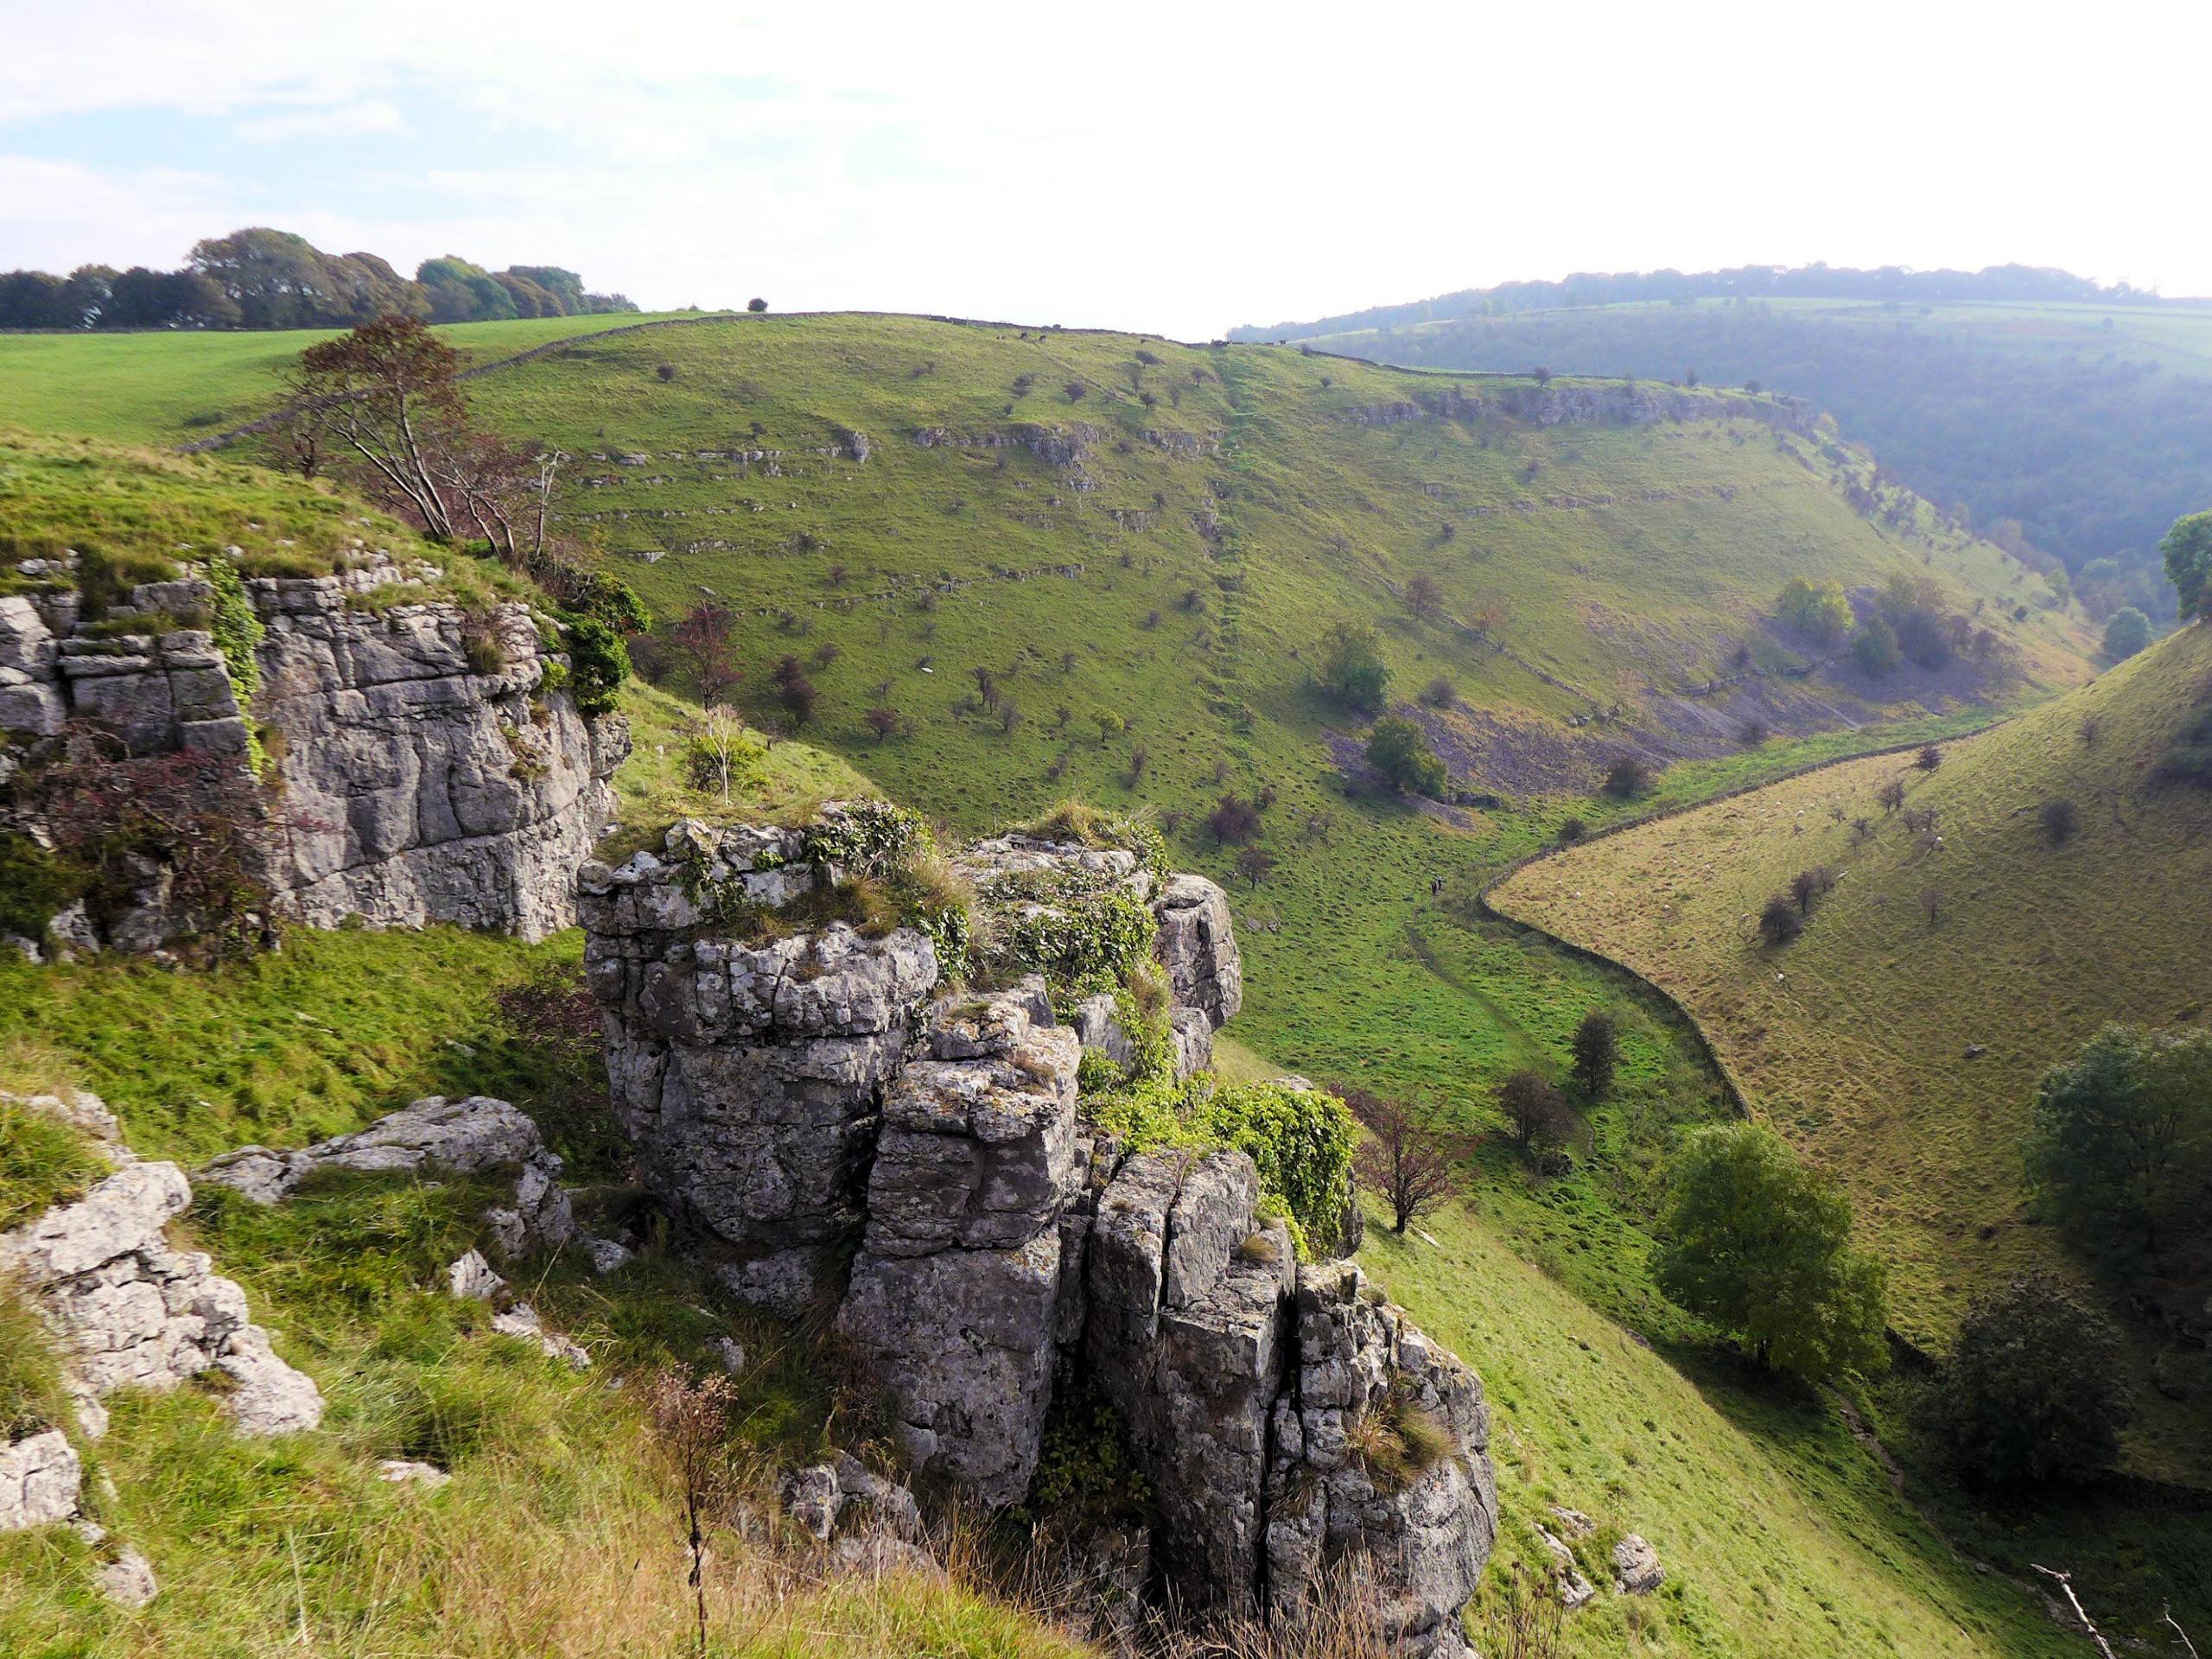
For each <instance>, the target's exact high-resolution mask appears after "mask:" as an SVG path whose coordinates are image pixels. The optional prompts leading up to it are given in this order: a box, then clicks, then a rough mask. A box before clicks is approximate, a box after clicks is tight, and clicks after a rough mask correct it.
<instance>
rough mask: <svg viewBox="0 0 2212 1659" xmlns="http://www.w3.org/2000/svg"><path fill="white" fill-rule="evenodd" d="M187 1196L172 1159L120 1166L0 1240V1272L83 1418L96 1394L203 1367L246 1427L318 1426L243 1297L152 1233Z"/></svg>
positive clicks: (99, 1423)
mask: <svg viewBox="0 0 2212 1659" xmlns="http://www.w3.org/2000/svg"><path fill="white" fill-rule="evenodd" d="M191 1202H192V1187H191V1185H190V1183H188V1181H187V1180H186V1179H185V1178H184V1173H183V1171H181V1170H180V1169H179V1168H177V1166H175V1164H168V1163H150V1162H149V1163H130V1164H126V1165H125V1166H124V1167H123V1168H121V1169H119V1170H118V1171H117V1172H116V1173H114V1174H112V1175H111V1176H109V1177H108V1178H107V1179H105V1181H102V1182H101V1183H100V1184H99V1185H98V1186H96V1187H94V1188H93V1189H92V1192H89V1193H87V1194H86V1196H85V1197H84V1198H82V1199H80V1200H79V1201H78V1202H77V1203H75V1204H72V1205H62V1206H60V1207H59V1208H57V1209H54V1210H49V1211H47V1212H46V1214H44V1215H43V1216H41V1217H39V1218H38V1219H37V1220H35V1221H34V1222H31V1223H30V1224H28V1225H27V1226H24V1227H21V1228H18V1229H16V1230H15V1231H14V1232H12V1233H9V1234H6V1235H4V1236H0V1271H5V1272H7V1273H9V1274H12V1275H13V1276H14V1278H15V1279H16V1282H17V1283H18V1284H20V1285H21V1286H22V1288H23V1290H24V1291H25V1292H26V1293H27V1294H28V1295H29V1300H30V1301H31V1303H32V1305H33V1306H35V1308H36V1309H37V1310H38V1312H39V1313H41V1315H42V1316H43V1317H44V1319H45V1321H46V1323H47V1325H48V1327H49V1328H50V1329H51V1330H53V1332H54V1334H55V1335H56V1337H57V1338H59V1339H60V1343H61V1345H62V1348H63V1350H64V1358H65V1362H66V1364H67V1370H68V1372H69V1374H70V1376H71V1379H72V1380H73V1383H76V1384H78V1385H79V1387H80V1388H81V1389H82V1390H83V1391H84V1393H85V1394H86V1395H87V1396H88V1403H87V1407H86V1411H85V1412H84V1415H85V1417H86V1419H87V1422H86V1427H88V1429H91V1430H92V1431H94V1432H98V1430H99V1428H100V1427H103V1426H104V1423H105V1414H104V1413H103V1412H101V1411H100V1410H99V1407H98V1406H97V1404H96V1403H92V1402H96V1401H97V1398H98V1396H99V1395H106V1394H111V1393H113V1392H114V1391H115V1390H116V1389H122V1388H130V1387H137V1388H149V1389H168V1388H174V1387H175V1386H176V1385H177V1384H178V1383H183V1382H187V1381H189V1380H190V1379H192V1378H194V1377H196V1376H201V1375H202V1374H204V1373H206V1372H209V1371H215V1372H219V1373H221V1374H222V1375H223V1376H224V1377H225V1378H226V1393H225V1395H224V1399H223V1409H224V1411H225V1412H226V1414H228V1415H229V1416H230V1418H231V1420H232V1422H233V1423H234V1424H235V1425H236V1427H238V1431H239V1432H240V1433H246V1434H283V1433H291V1432H294V1431H296V1430H299V1429H307V1428H313V1427H315V1426H316V1425H317V1424H318V1423H320V1422H321V1421H322V1396H321V1393H320V1392H318V1391H317V1389H316V1388H315V1383H314V1382H313V1380H312V1379H310V1378H309V1377H308V1376H305V1375H304V1374H302V1372H300V1371H297V1370H294V1369H293V1368H292V1367H291V1366H289V1365H288V1364H286V1363H284V1362H283V1360H281V1359H279V1358H278V1357H277V1356H276V1354H275V1353H274V1352H272V1351H271V1350H270V1344H269V1333H268V1332H265V1331H264V1330H263V1329H262V1328H261V1327H260V1326H259V1325H255V1324H253V1323H252V1322H251V1319H249V1318H248V1317H247V1312H246V1301H245V1292H244V1291H243V1290H241V1289H240V1288H239V1287H238V1286H237V1285H236V1284H234V1283H233V1282H232V1281H230V1280H228V1279H224V1278H221V1277H219V1276H218V1275H217V1274H215V1273H214V1271H213V1263H212V1262H210V1261H209V1260H208V1258H207V1256H205V1255H200V1254H199V1253H197V1252H194V1251H185V1250H177V1249H172V1248H170V1246H169V1243H168V1239H167V1237H166V1236H164V1229H165V1228H166V1226H167V1224H168V1222H169V1221H170V1220H171V1219H172V1218H173V1217H176V1216H178V1215H181V1213H183V1211H184V1210H185V1209H186V1208H187V1206H188V1205H190V1204H191Z"/></svg>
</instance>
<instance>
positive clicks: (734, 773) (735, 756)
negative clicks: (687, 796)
mask: <svg viewBox="0 0 2212 1659" xmlns="http://www.w3.org/2000/svg"><path fill="white" fill-rule="evenodd" d="M751 747H752V745H751V744H750V743H749V742H747V741H746V735H745V721H743V719H741V717H740V716H739V715H738V712H737V710H736V709H733V708H731V707H730V706H729V705H728V703H726V702H718V703H716V704H715V705H714V706H713V707H712V708H710V709H704V710H702V712H701V713H700V715H699V718H698V721H697V722H696V724H695V725H694V726H693V727H692V728H691V772H692V781H693V782H694V783H696V784H697V785H700V786H701V787H702V788H707V789H711V790H714V791H715V792H716V793H718V794H719V795H720V796H721V798H722V799H723V800H724V801H725V802H727V801H728V799H729V791H730V787H731V785H733V784H734V783H735V782H736V781H737V779H738V778H739V777H740V776H741V775H742V774H743V772H744V771H745V769H746V768H745V761H746V760H747V751H748V750H749V749H750V748H751Z"/></svg>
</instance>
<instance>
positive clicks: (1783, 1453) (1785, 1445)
mask: <svg viewBox="0 0 2212 1659" xmlns="http://www.w3.org/2000/svg"><path fill="white" fill-rule="evenodd" d="M1422 1226H1423V1228H1424V1230H1427V1232H1428V1233H1429V1235H1430V1239H1433V1243H1432V1242H1430V1239H1416V1238H1411V1237H1408V1238H1404V1239H1400V1238H1396V1237H1394V1236H1392V1235H1390V1234H1389V1232H1388V1231H1387V1230H1383V1229H1381V1228H1379V1227H1375V1228H1371V1229H1370V1232H1369V1235H1368V1240H1369V1242H1368V1244H1367V1246H1366V1248H1365V1249H1364V1250H1363V1253H1362V1260H1363V1262H1364V1263H1365V1264H1366V1265H1367V1266H1368V1268H1370V1271H1372V1272H1374V1273H1375V1274H1377V1276H1378V1277H1380V1278H1381V1279H1382V1281H1383V1282H1384V1283H1385V1284H1386V1285H1387V1286H1388V1287H1389V1290H1390V1294H1392V1296H1393V1297H1394V1298H1395V1299H1396V1300H1400V1301H1402V1302H1403V1303H1405V1305H1406V1306H1408V1308H1409V1309H1410V1310H1411V1311H1412V1313H1414V1316H1415V1318H1417V1319H1419V1320H1420V1321H1421V1325H1422V1327H1423V1328H1424V1329H1425V1330H1427V1332H1429V1333H1430V1334H1431V1335H1433V1336H1434V1337H1436V1338H1438V1339H1439V1340H1440V1341H1442V1342H1444V1343H1446V1344H1449V1345H1451V1346H1452V1347H1453V1348H1454V1349H1456V1350H1457V1351H1459V1352H1461V1353H1465V1354H1477V1355H1480V1356H1482V1370H1483V1382H1484V1389H1485V1390H1486V1391H1487V1394H1488V1396H1489V1399H1490V1402H1491V1409H1492V1412H1493V1414H1494V1427H1493V1431H1492V1451H1493V1453H1494V1454H1495V1455H1496V1457H1497V1465H1498V1491H1499V1500H1500V1505H1501V1509H1502V1511H1503V1516H1504V1522H1503V1528H1502V1529H1501V1534H1500V1543H1499V1546H1498V1552H1497V1556H1498V1560H1499V1566H1498V1567H1497V1568H1496V1569H1494V1572H1493V1576H1492V1577H1491V1579H1490V1580H1487V1581H1486V1587H1485V1592H1484V1597H1483V1599H1481V1601H1480V1602H1478V1605H1477V1608H1476V1610H1475V1617H1474V1618H1472V1619H1471V1626H1472V1628H1473V1629H1474V1630H1475V1631H1476V1633H1477V1645H1478V1646H1481V1647H1483V1648H1484V1651H1485V1652H1488V1651H1491V1650H1492V1647H1496V1648H1497V1650H1500V1651H1510V1649H1507V1648H1505V1647H1504V1646H1503V1643H1501V1642H1493V1643H1492V1644H1491V1646H1484V1643H1483V1642H1482V1637H1483V1635H1484V1621H1485V1619H1490V1620H1495V1619H1496V1618H1497V1617H1498V1608H1499V1604H1500V1602H1501V1601H1502V1599H1503V1589H1504V1582H1505V1575H1506V1574H1507V1573H1510V1570H1511V1564H1512V1563H1514V1562H1519V1563H1521V1564H1522V1565H1523V1566H1524V1567H1526V1568H1527V1569H1528V1570H1529V1571H1530V1572H1531V1573H1536V1572H1540V1571H1541V1568H1542V1567H1543V1565H1544V1563H1545V1562H1546V1561H1547V1560H1548V1555H1547V1553H1546V1551H1545V1549H1544V1547H1543V1545H1542V1544H1541V1541H1539V1540H1538V1539H1537V1538H1536V1536H1535V1528H1537V1527H1540V1526H1541V1527H1548V1528H1553V1529H1556V1525H1557V1523H1556V1522H1554V1520H1553V1518H1552V1516H1551V1515H1550V1512H1549V1511H1550V1506H1551V1505H1553V1504H1560V1505H1563V1506H1565V1507H1567V1508H1570V1509H1577V1510H1582V1511H1584V1512H1585V1513H1586V1514H1588V1515H1589V1516H1592V1519H1594V1520H1595V1521H1597V1522H1598V1523H1599V1535H1598V1538H1597V1540H1596V1541H1595V1542H1596V1543H1597V1544H1599V1545H1602V1546H1604V1547H1605V1548H1610V1547H1611V1541H1612V1540H1613V1539H1615V1538H1617V1537H1618V1536H1619V1535H1620V1534H1622V1533H1624V1532H1637V1533H1640V1534H1642V1535H1643V1536H1645V1537H1646V1538H1648V1539H1649V1541H1651V1543H1652V1544H1653V1546H1654V1547H1655V1548H1657V1550H1658V1551H1659V1553H1660V1556H1661V1559H1662V1561H1663V1562H1664V1563H1665V1564H1666V1567H1667V1571H1668V1578H1669V1582H1668V1584H1667V1585H1666V1586H1665V1587H1664V1589H1663V1590H1662V1592H1661V1593H1660V1594H1659V1595H1658V1596H1657V1597H1656V1598H1655V1599H1653V1600H1652V1601H1650V1602H1648V1603H1646V1602H1637V1601H1633V1600H1630V1599H1626V1598H1615V1597H1611V1596H1602V1597H1601V1598H1600V1599H1599V1601H1598V1602H1596V1603H1594V1604H1593V1605H1592V1606H1591V1607H1590V1608H1589V1609H1587V1610H1586V1611H1585V1612H1583V1613H1580V1614H1578V1615H1575V1616H1574V1617H1573V1618H1570V1619H1569V1620H1568V1621H1567V1633H1566V1634H1567V1639H1566V1643H1565V1646H1564V1651H1565V1652H1567V1653H1570V1654H1575V1655H1583V1654H1592V1655H1595V1654H1620V1653H1626V1654H1744V1655H1754V1654H1756V1655H1759V1656H1762V1659H1784V1656H1807V1659H1810V1656H1815V1655H1818V1656H1833V1655H1843V1654H1850V1655H1853V1656H1856V1655H1862V1654H1895V1655H1922V1654H1924V1655H1928V1656H1931V1659H1933V1656H1937V1655H1941V1656H1944V1659H1965V1656H1970V1655H1989V1656H1997V1655H2005V1656H2028V1655H2039V1654H2051V1655H2065V1654H2071V1653H2074V1652H2075V1651H2077V1647H2076V1644H2075V1638H2073V1637H2069V1636H2068V1635H2066V1634H2064V1633H2063V1632H2061V1631H2060V1630H2057V1629H2056V1628H2055V1627H2054V1626H2052V1625H2051V1624H2050V1623H2049V1621H2048V1620H2046V1619H2045V1618H2044V1616H2043V1614H2042V1611H2041V1610H2040V1609H2039V1608H2038V1607H2037V1605H2035V1603H2034V1600H2033V1599H2032V1598H2031V1597H2030V1596H2028V1595H2026V1594H2024V1593H2023V1592H2022V1591H2021V1589H2020V1588H2019V1586H2017V1585H2015V1584H2013V1583H2010V1582H2007V1581H2006V1580H2005V1578H2004V1577H2002V1576H1999V1575H1993V1574H1983V1573H1977V1572H1975V1571H1974V1568H1973V1567H1971V1565H1970V1564H1968V1563H1967V1562H1966V1561H1963V1560H1960V1559H1959V1558H1958V1557H1956V1556H1955V1555H1954V1554H1951V1553H1950V1552H1949V1551H1948V1549H1947V1548H1945V1546H1944V1544H1943V1543H1942V1540H1941V1539H1940V1538H1939V1537H1938V1536H1937V1535H1935V1534H1934V1533H1933V1532H1932V1531H1931V1529H1929V1526H1928V1524H1927V1523H1926V1522H1924V1521H1923V1520H1922V1518H1921V1517H1920V1516H1918V1515H1916V1513H1915V1512H1914V1511H1913V1510H1911V1509H1910V1507H1908V1506H1907V1505H1906V1504H1905V1503H1904V1502H1903V1501H1902V1500H1901V1499H1900V1498H1898V1497H1897V1495H1896V1494H1895V1493H1894V1492H1893V1491H1891V1489H1890V1487H1889V1485H1888V1484H1887V1483H1886V1481H1885V1479H1884V1478H1883V1475H1882V1472H1881V1471H1880V1469H1879V1468H1878V1465H1876V1464H1875V1463H1874V1462H1873V1461H1872V1459H1870V1458H1868V1457H1866V1454H1865V1453H1864V1452H1861V1451H1860V1450H1859V1448H1858V1447H1857V1446H1854V1445H1853V1442H1852V1440H1851V1439H1850V1436H1849V1435H1848V1434H1847V1433H1846V1431H1845V1429H1844V1427H1843V1426H1842V1424H1841V1423H1840V1421H1838V1420H1837V1419H1836V1418H1835V1417H1834V1415H1832V1414H1830V1413H1829V1412H1828V1411H1827V1409H1826V1408H1825V1406H1824V1405H1823V1404H1822V1403H1821V1402H1815V1401H1811V1400H1807V1401H1802V1402H1795V1401H1783V1400H1777V1398H1775V1396H1774V1395H1773V1393H1772V1391H1771V1390H1770V1389H1758V1388H1755V1387H1747V1386H1745V1381H1744V1380H1742V1379H1738V1378H1736V1377H1734V1376H1732V1375H1731V1374H1730V1373H1728V1372H1727V1371H1726V1369H1725V1368H1724V1369H1720V1370H1714V1369H1713V1368H1711V1367H1702V1368H1694V1369H1692V1370H1689V1371H1688V1372H1687V1373H1686V1372H1684V1371H1681V1370H1676V1369H1675V1365H1674V1364H1671V1363H1669V1359H1668V1358H1666V1357H1661V1356H1660V1355H1659V1354H1656V1353H1654V1352H1653V1351H1651V1350H1650V1349H1649V1346H1647V1345H1645V1344H1640V1343H1638V1342H1637V1341H1636V1340H1634V1339H1632V1338H1630V1336H1629V1335H1628V1334H1627V1333H1626V1332H1624V1331H1623V1330H1622V1329H1621V1327H1620V1326H1618V1325H1614V1324H1613V1323H1611V1321H1609V1320H1607V1319H1604V1318H1603V1317H1601V1316H1599V1314H1597V1313H1593V1312H1592V1311H1591V1310H1590V1309H1589V1308H1588V1307H1586V1306H1584V1305H1583V1304H1582V1303H1581V1302H1580V1301H1579V1300H1577V1299H1576V1298H1575V1297H1574V1296H1573V1294H1571V1293H1569V1292H1567V1290H1566V1289H1565V1287H1562V1286H1561V1285H1560V1284H1559V1283H1558V1282H1556V1281H1554V1280H1553V1279H1552V1278H1549V1277H1548V1276H1547V1275H1546V1274H1544V1273H1543V1272H1541V1270H1539V1269H1538V1268H1534V1267H1532V1266H1530V1265H1529V1263H1528V1262H1523V1261H1521V1260H1519V1259H1517V1258H1516V1256H1515V1255H1513V1254H1512V1252H1510V1250H1508V1249H1505V1248H1504V1247H1503V1245H1501V1244H1500V1243H1498V1242H1497V1238H1496V1237H1495V1236H1493V1235H1492V1234H1491V1231H1490V1230H1488V1229H1487V1228H1485V1227H1484V1226H1483V1225H1482V1224H1479V1223H1476V1222H1473V1221H1471V1219H1470V1218H1468V1217H1466V1216H1465V1215H1464V1214H1454V1215H1447V1216H1443V1217H1436V1218H1434V1219H1433V1220H1432V1221H1428V1222H1424V1223H1423V1224H1422ZM1675 1357H1678V1358H1679V1357H1681V1356H1680V1354H1679V1352H1677V1353H1676V1355H1675ZM1586 1548H1588V1547H1587V1546H1586ZM1589 1556H1590V1559H1589V1560H1588V1561H1587V1562H1586V1567H1585V1570H1586V1572H1587V1573H1588V1574H1589V1576H1590V1578H1591V1579H1592V1581H1593V1582H1598V1583H1603V1582H1604V1581H1605V1580H1604V1577H1603V1575H1602V1573H1600V1572H1599V1570H1598V1569H1599V1567H1601V1566H1602V1564H1603V1562H1604V1560H1605V1556H1604V1555H1603V1554H1601V1553H1600V1552H1599V1550H1598V1549H1595V1548H1590V1549H1589Z"/></svg>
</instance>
